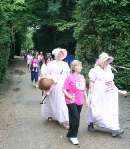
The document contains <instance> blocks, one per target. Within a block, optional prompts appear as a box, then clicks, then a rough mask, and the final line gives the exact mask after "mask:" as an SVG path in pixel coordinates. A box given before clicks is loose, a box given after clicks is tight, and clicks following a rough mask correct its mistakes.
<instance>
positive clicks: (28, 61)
mask: <svg viewBox="0 0 130 149" xmlns="http://www.w3.org/2000/svg"><path fill="white" fill-rule="evenodd" d="M26 60H27V67H28V70H29V71H30V68H31V63H32V60H33V56H32V54H31V53H28V54H27V58H26Z"/></svg>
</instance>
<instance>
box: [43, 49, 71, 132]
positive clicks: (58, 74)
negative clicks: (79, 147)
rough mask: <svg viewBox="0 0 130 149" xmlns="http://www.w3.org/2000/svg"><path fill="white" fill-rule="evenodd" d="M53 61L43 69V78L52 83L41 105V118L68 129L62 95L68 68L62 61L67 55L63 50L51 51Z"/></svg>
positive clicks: (66, 111)
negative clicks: (56, 122)
mask: <svg viewBox="0 0 130 149" xmlns="http://www.w3.org/2000/svg"><path fill="white" fill-rule="evenodd" d="M52 54H53V55H54V57H55V60H53V61H51V62H49V63H48V64H47V66H46V69H45V75H43V76H42V77H43V78H51V79H53V81H54V84H53V85H52V87H51V89H50V91H48V92H47V94H48V96H47V97H46V100H45V104H42V108H41V110H42V111H41V112H42V116H43V117H44V118H46V119H50V118H51V119H54V120H56V121H58V122H59V123H60V124H62V125H63V126H64V127H65V128H67V129H68V128H69V118H68V109H67V106H66V103H65V97H64V93H63V84H64V80H65V79H66V77H67V75H68V74H69V73H70V68H69V66H68V64H67V63H66V62H64V61H63V59H64V58H65V57H66V55H67V51H66V50H65V49H61V48H56V49H54V50H53V51H52Z"/></svg>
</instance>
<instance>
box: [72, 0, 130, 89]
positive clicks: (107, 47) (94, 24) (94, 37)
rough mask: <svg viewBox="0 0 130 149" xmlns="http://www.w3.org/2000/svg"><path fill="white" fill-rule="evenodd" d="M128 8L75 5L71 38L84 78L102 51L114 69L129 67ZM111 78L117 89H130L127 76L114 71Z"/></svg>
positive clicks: (92, 0)
mask: <svg viewBox="0 0 130 149" xmlns="http://www.w3.org/2000/svg"><path fill="white" fill-rule="evenodd" d="M129 8H130V2H129V1H128V0H100V1H99V0H82V1H78V5H77V8H76V11H75V14H78V15H77V17H75V18H76V19H77V23H78V25H77V27H75V33H74V36H75V38H76V39H77V51H76V52H77V56H78V58H80V59H81V60H82V61H83V63H84V64H85V65H86V66H85V68H87V69H85V70H84V71H85V73H86V74H87V73H88V71H89V68H90V67H92V65H93V64H94V63H95V60H96V58H97V57H98V55H99V54H100V53H101V52H103V51H105V52H108V53H109V54H110V55H112V56H113V57H114V58H115V60H114V64H115V65H123V66H126V67H130V9H129ZM115 78H116V83H117V85H118V86H119V87H120V88H126V89H130V79H129V78H130V72H128V71H124V70H121V69H118V73H116V74H115Z"/></svg>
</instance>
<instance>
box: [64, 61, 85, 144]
mask: <svg viewBox="0 0 130 149" xmlns="http://www.w3.org/2000/svg"><path fill="white" fill-rule="evenodd" d="M81 70H82V63H81V62H80V61H79V60H74V61H72V63H71V74H70V75H69V76H68V77H67V78H66V80H65V83H64V89H63V91H64V94H65V100H66V104H67V107H68V111H69V126H70V127H69V131H68V133H67V137H68V138H69V140H70V141H71V142H72V144H74V145H77V144H79V141H78V138H77V133H78V129H79V124H80V112H81V110H82V106H83V103H84V100H85V102H86V97H87V95H86V83H85V82H86V81H85V78H84V76H83V75H82V74H81Z"/></svg>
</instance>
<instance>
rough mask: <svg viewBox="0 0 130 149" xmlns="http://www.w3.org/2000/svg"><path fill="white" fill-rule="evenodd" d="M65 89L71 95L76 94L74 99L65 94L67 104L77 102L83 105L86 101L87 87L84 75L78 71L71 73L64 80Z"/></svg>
mask: <svg viewBox="0 0 130 149" xmlns="http://www.w3.org/2000/svg"><path fill="white" fill-rule="evenodd" d="M64 89H65V90H66V91H67V92H68V93H69V94H70V95H72V96H74V100H73V101H72V100H71V99H69V98H68V97H66V96H65V101H66V104H71V103H75V104H77V105H82V104H83V103H84V96H85V91H86V87H85V79H84V76H83V75H81V74H76V73H72V74H70V75H69V76H68V77H67V78H66V80H65V82H64Z"/></svg>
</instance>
